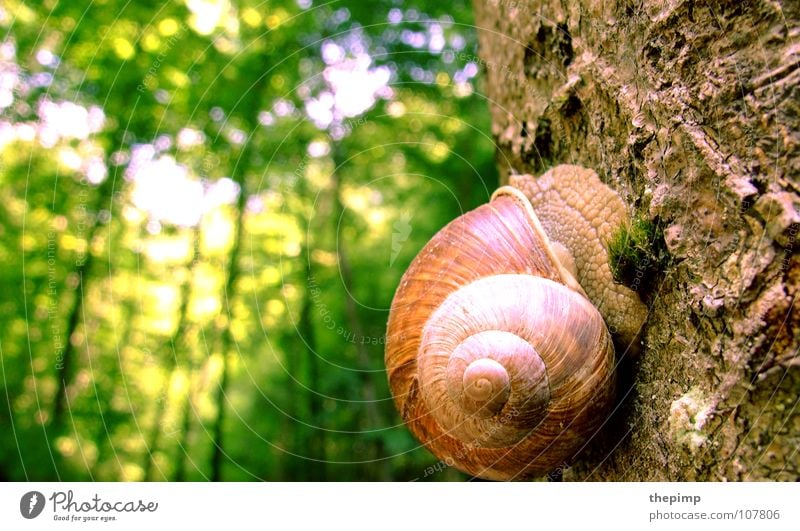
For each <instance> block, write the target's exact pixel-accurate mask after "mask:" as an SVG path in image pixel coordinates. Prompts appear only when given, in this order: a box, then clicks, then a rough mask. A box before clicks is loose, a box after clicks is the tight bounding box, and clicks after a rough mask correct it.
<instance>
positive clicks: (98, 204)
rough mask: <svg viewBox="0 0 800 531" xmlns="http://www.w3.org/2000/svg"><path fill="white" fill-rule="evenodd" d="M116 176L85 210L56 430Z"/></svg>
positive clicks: (54, 422) (56, 406)
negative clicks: (98, 239) (96, 247)
mask: <svg viewBox="0 0 800 531" xmlns="http://www.w3.org/2000/svg"><path fill="white" fill-rule="evenodd" d="M114 177H115V176H112V175H109V176H108V178H106V180H105V181H103V182H102V183H101V184H100V186H99V187H98V188H97V192H96V196H95V201H94V205H93V207H92V210H90V211H86V212H84V213H83V215H84V216H86V218H87V219H86V226H87V229H86V254H85V256H83V257H82V259H80V260H78V261H77V262H76V267H75V272H74V273H75V276H76V278H77V284H76V285H75V288H74V291H75V295H74V298H73V300H72V306H71V307H70V310H69V312H68V313H67V327H66V330H65V334H64V337H65V338H66V341H65V345H64V351H63V352H62V358H61V363H60V364H57V365H56V373H57V376H56V394H55V399H54V402H53V411H52V415H51V424H52V426H53V427H54V428H55V430H56V434H57V433H58V432H60V431H61V430H62V429H63V428H64V414H65V412H66V409H67V407H68V406H69V397H68V393H69V386H70V383H71V381H72V377H73V375H74V373H75V365H76V361H77V360H76V359H75V358H76V356H77V351H76V345H75V344H74V342H75V339H76V338H77V336H76V335H75V334H76V332H77V331H78V327H79V326H80V323H81V321H82V319H81V316H82V315H83V311H84V305H83V301H84V297H85V296H86V290H87V285H88V283H89V277H90V275H91V271H92V264H93V263H94V254H93V253H92V242H93V241H94V239H95V236H96V235H97V232H98V231H99V230H100V226H101V225H100V223H99V219H98V216H99V213H100V211H101V210H102V209H104V208H106V207H108V211H109V212H110V211H111V210H112V209H111V202H112V194H113V192H114V182H115V178H114Z"/></svg>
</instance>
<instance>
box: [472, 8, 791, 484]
mask: <svg viewBox="0 0 800 531" xmlns="http://www.w3.org/2000/svg"><path fill="white" fill-rule="evenodd" d="M475 7H476V24H477V26H478V27H479V43H480V55H481V59H482V63H483V66H484V68H485V70H486V76H487V80H488V82H487V87H486V92H487V93H488V97H489V98H490V105H491V112H492V120H493V134H494V136H495V139H496V142H497V144H498V162H499V165H500V167H501V172H503V174H504V175H506V176H507V175H508V173H509V172H512V171H515V172H519V173H525V172H528V173H534V174H539V173H541V172H543V171H544V170H545V169H547V168H548V167H550V166H552V165H555V164H560V163H569V164H579V165H582V166H586V167H589V168H593V169H595V170H596V171H597V173H598V174H599V175H600V176H601V178H602V179H603V180H604V182H606V183H608V184H609V185H610V186H611V187H612V188H614V189H616V190H617V191H618V192H619V193H620V194H621V195H622V196H623V197H624V198H625V199H626V201H627V203H628V205H629V207H630V210H631V213H632V214H634V215H636V216H639V217H643V218H646V219H650V220H655V221H656V222H658V224H659V227H660V229H659V234H660V233H661V232H662V231H663V237H664V240H665V242H666V248H667V250H668V252H669V257H668V259H667V260H665V261H664V263H663V264H659V266H660V267H659V272H658V276H657V278H656V279H655V282H653V283H652V284H651V285H652V286H653V288H652V289H647V290H645V289H641V288H642V286H646V285H648V284H647V283H646V282H643V283H642V284H641V285H640V286H639V287H640V292H641V295H642V297H643V299H644V300H645V301H646V302H647V303H648V305H649V308H650V315H649V318H648V321H647V325H646V326H647V327H646V330H645V334H644V348H643V351H642V353H641V354H640V356H639V358H638V359H637V360H634V361H629V362H624V363H623V367H622V370H623V373H624V376H623V379H624V380H626V381H625V382H624V383H623V386H622V389H621V396H620V400H621V404H622V405H621V407H620V408H619V410H618V412H617V414H616V415H615V416H614V417H613V419H612V420H611V422H610V423H609V424H608V425H607V426H606V428H605V429H604V431H603V433H602V434H601V435H600V436H599V437H598V438H596V440H594V441H593V442H592V444H591V447H590V448H589V450H587V451H586V452H584V453H583V454H582V455H581V456H580V457H579V458H578V459H576V460H575V461H574V462H572V463H567V464H565V465H566V468H565V470H564V474H563V477H564V479H570V480H583V479H589V480H759V479H774V480H797V479H798V476H799V475H800V449H799V448H800V447H799V445H800V404H799V403H798V396H799V395H800V356H799V355H798V345H799V343H800V324H799V321H800V320H799V319H798V311H797V308H796V307H795V305H794V302H795V299H796V295H797V291H798V285H799V284H800V282H798V281H799V280H800V257H799V256H798V252H797V251H798V249H800V239H798V234H799V233H800V215H798V207H799V206H800V185H799V184H798V175H800V149H798V146H799V145H800V118H798V114H799V111H800V24H799V23H798V21H799V20H800V3H798V2H770V1H760V2H749V1H722V2H708V3H705V2H693V1H680V0H672V1H648V0H644V1H637V2H625V1H618V2H614V1H609V0H606V1H602V0H596V1H592V0H581V1H578V0H570V1H568V0H549V1H548V0H542V1H525V0H518V1H516V0H515V1H510V0H476V3H475ZM645 269H646V268H645V267H643V271H644V270H645ZM649 280H653V279H649Z"/></svg>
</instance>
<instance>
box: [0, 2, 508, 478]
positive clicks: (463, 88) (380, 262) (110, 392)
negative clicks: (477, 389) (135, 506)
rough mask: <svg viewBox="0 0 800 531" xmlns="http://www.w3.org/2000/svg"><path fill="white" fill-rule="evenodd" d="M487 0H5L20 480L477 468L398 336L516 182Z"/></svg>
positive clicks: (2, 169)
mask: <svg viewBox="0 0 800 531" xmlns="http://www.w3.org/2000/svg"><path fill="white" fill-rule="evenodd" d="M469 7H470V6H469V3H468V2H466V1H463V0H458V1H453V2H427V1H424V2H405V3H403V2H401V1H399V0H381V1H370V2H363V1H357V0H353V1H332V2H318V1H314V2H312V1H311V0H297V1H295V0H275V1H273V0H270V1H257V0H185V1H175V2H155V1H152V0H145V1H139V2H123V1H122V0H95V1H93V2H64V1H57V0H44V1H42V2H22V1H19V0H8V1H6V2H4V3H3V6H2V7H1V8H0V26H1V27H2V31H3V39H2V45H1V46H2V48H0V106H2V107H0V110H1V111H2V114H1V115H0V152H2V163H1V165H0V260H2V264H3V267H2V268H0V275H1V277H0V283H1V285H2V288H3V289H2V294H0V362H2V363H0V385H2V394H1V395H0V396H3V397H4V400H3V402H4V403H5V405H4V406H2V407H0V479H4V480H26V479H27V480H165V479H166V480H207V479H212V480H255V479H263V480H413V479H424V480H446V479H451V480H452V479H463V478H464V476H462V475H460V474H459V473H457V472H455V471H453V470H445V471H443V472H441V473H436V474H433V475H430V474H427V475H426V468H428V467H431V466H434V465H435V464H436V458H435V457H433V456H432V455H431V454H430V453H428V452H427V451H426V450H425V449H424V448H422V447H421V446H420V444H419V443H418V442H417V441H416V440H414V438H413V437H412V436H411V435H410V433H409V432H408V430H407V429H406V428H405V427H404V426H403V424H402V422H401V420H400V418H399V415H398V414H397V413H396V411H395V409H394V405H393V403H392V400H391V396H390V393H389V390H388V385H387V382H386V376H385V373H384V371H383V347H384V339H385V323H386V319H387V314H388V307H389V305H390V302H391V298H392V295H393V293H394V289H395V287H396V286H397V284H398V282H399V279H400V276H401V275H402V273H403V271H404V270H405V268H406V267H407V265H408V264H409V262H410V261H411V260H412V259H413V257H414V256H415V254H416V253H417V252H418V251H419V249H420V248H421V247H422V246H423V245H424V243H425V242H426V241H427V240H428V239H429V238H430V237H431V236H432V235H433V234H434V233H435V232H436V231H437V230H438V229H440V228H441V227H442V226H443V225H445V224H446V223H447V222H449V221H450V220H452V219H453V218H455V217H456V216H458V215H459V214H460V213H461V212H463V211H465V210H469V209H472V208H474V207H475V206H477V205H478V204H480V203H482V202H484V201H486V200H487V198H488V194H489V193H490V191H491V190H493V189H494V188H495V186H496V184H497V182H496V179H497V177H496V171H495V169H494V162H493V153H494V147H493V144H492V141H491V136H490V134H489V132H488V131H489V115H488V106H487V103H486V101H485V99H484V98H483V97H482V96H481V93H480V92H481V91H480V86H479V84H480V83H479V80H477V79H476V77H475V76H476V73H477V68H476V66H475V64H474V63H471V62H470V61H469V58H470V57H473V56H475V55H476V34H475V30H474V28H473V27H472V26H471V13H470V9H469ZM439 468H441V467H439Z"/></svg>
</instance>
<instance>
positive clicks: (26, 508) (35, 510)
mask: <svg viewBox="0 0 800 531" xmlns="http://www.w3.org/2000/svg"><path fill="white" fill-rule="evenodd" d="M43 509H44V494H42V493H41V492H39V491H36V490H32V491H30V492H28V493H26V494H23V495H22V499H20V500H19V512H20V513H22V516H24V517H25V518H27V519H28V520H31V519H33V518H36V517H37V516H39V515H40V514H42V510H43Z"/></svg>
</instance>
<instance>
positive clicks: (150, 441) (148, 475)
mask: <svg viewBox="0 0 800 531" xmlns="http://www.w3.org/2000/svg"><path fill="white" fill-rule="evenodd" d="M200 226H201V222H198V223H197V225H195V227H194V229H192V232H191V244H192V252H191V254H190V256H189V261H188V262H187V263H186V266H185V267H184V279H183V282H182V283H181V305H180V308H179V309H178V323H177V325H176V326H175V330H174V332H173V333H172V336H171V337H170V338H169V341H168V342H167V343H166V344H165V345H164V347H163V350H162V351H161V352H159V353H158V355H156V358H155V361H156V362H157V363H159V362H161V361H162V360H163V361H164V362H165V364H166V370H167V376H166V378H165V380H164V388H163V389H162V390H161V394H160V395H159V397H158V399H157V400H156V415H155V419H154V420H153V425H152V426H151V427H150V434H149V436H148V437H147V447H146V453H145V463H144V466H143V467H142V468H143V469H144V470H145V476H144V478H145V481H153V480H155V479H158V478H157V477H155V473H156V469H157V468H158V465H157V463H156V460H155V453H156V451H158V446H159V444H160V442H161V436H162V435H163V434H164V432H165V431H167V432H169V433H168V435H169V434H172V433H175V432H177V431H178V428H177V426H165V425H164V418H165V416H166V415H167V413H168V411H169V407H168V406H169V392H170V388H171V387H172V382H173V380H174V379H175V377H176V375H177V374H178V373H179V366H178V362H179V357H180V359H181V360H182V361H183V362H184V365H185V367H184V370H185V371H186V376H187V386H188V385H190V384H189V383H188V382H189V381H190V380H189V379H190V378H191V376H192V374H191V360H190V359H189V357H190V355H191V354H190V352H191V350H190V349H189V348H187V346H186V343H185V341H184V334H185V333H186V328H187V327H188V325H189V319H188V316H189V303H190V302H191V300H192V279H193V278H194V274H195V266H196V265H197V260H198V254H199V247H200ZM189 392H190V389H188V388H187V395H188V393H189ZM165 428H170V429H167V430H165ZM182 458H183V456H178V459H179V460H181V461H182ZM159 473H160V474H161V476H162V477H163V478H164V479H167V478H166V476H165V475H164V473H163V472H162V471H161V470H160V469H159Z"/></svg>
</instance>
